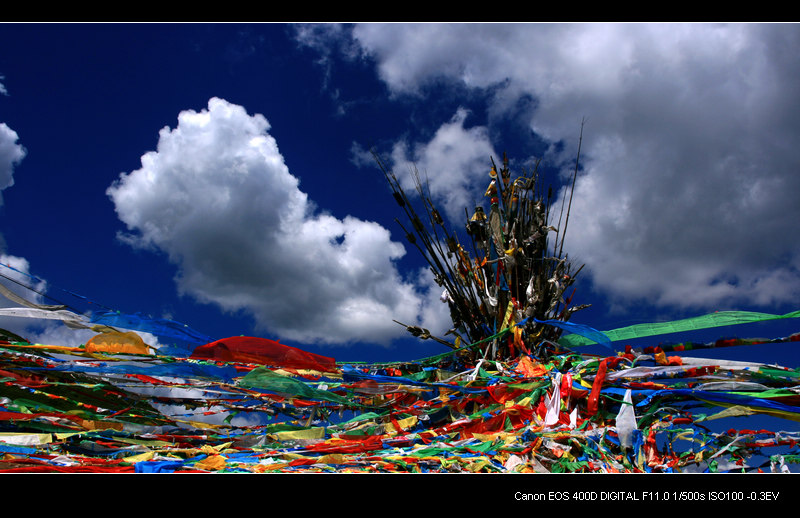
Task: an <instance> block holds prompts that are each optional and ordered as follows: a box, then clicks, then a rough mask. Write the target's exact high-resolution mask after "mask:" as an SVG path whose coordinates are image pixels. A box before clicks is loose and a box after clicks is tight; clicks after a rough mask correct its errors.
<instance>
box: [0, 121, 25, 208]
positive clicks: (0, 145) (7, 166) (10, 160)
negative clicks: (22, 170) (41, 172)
mask: <svg viewBox="0 0 800 518" xmlns="http://www.w3.org/2000/svg"><path fill="white" fill-rule="evenodd" d="M18 138H19V137H18V135H17V132H16V131H14V130H12V129H11V128H9V127H8V125H6V123H4V122H0V191H2V190H4V189H6V188H8V187H11V186H12V185H14V167H16V166H17V164H19V163H20V162H21V161H22V159H23V158H25V153H26V151H25V148H23V147H22V146H21V145H20V144H18V143H17V140H18ZM0 203H2V198H0Z"/></svg>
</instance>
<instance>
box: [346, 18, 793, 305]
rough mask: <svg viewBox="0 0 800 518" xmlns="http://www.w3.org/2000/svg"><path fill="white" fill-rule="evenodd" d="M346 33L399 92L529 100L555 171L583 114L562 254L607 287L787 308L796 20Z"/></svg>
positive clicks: (379, 28) (413, 27) (657, 297)
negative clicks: (464, 91) (446, 87)
mask: <svg viewBox="0 0 800 518" xmlns="http://www.w3.org/2000/svg"><path fill="white" fill-rule="evenodd" d="M337 37H342V34H341V31H339V32H338V33H337ZM352 38H353V41H354V42H357V43H358V44H360V45H361V47H362V52H363V55H368V56H369V57H370V58H371V59H373V60H374V61H375V63H376V67H377V71H378V73H379V75H380V77H381V78H382V80H383V81H384V82H385V83H386V84H387V86H388V87H389V88H390V89H391V91H392V92H394V93H395V94H398V95H407V96H410V98H413V97H414V96H422V95H425V94H426V93H428V92H429V90H427V89H426V88H425V86H426V85H429V84H431V83H432V82H435V81H443V80H446V81H455V82H458V83H460V84H462V85H465V86H467V87H471V88H480V89H489V88H491V90H487V91H491V92H493V95H494V96H493V98H492V104H491V106H489V110H490V113H497V114H501V113H505V112H506V111H508V110H510V109H512V108H513V107H514V106H515V102H516V100H517V99H518V98H520V96H529V97H531V98H533V99H534V102H535V110H534V111H533V115H532V117H531V118H530V120H529V121H528V124H529V125H530V127H531V128H532V129H533V130H534V131H535V132H536V134H538V135H539V136H540V137H542V138H544V139H546V140H547V141H549V142H552V143H556V142H563V143H564V144H565V145H564V146H563V148H562V154H561V156H552V157H549V158H550V160H551V163H555V164H568V163H569V161H570V160H571V161H572V164H574V158H575V156H574V154H575V149H576V147H577V136H578V132H579V127H580V121H581V119H582V118H583V117H586V118H587V120H588V122H587V126H586V131H585V134H584V141H583V150H582V160H581V162H582V165H583V167H584V174H582V175H581V176H580V177H579V178H578V182H577V185H576V193H575V201H574V203H573V213H572V215H571V219H570V227H569V234H568V235H567V238H566V245H565V250H566V251H568V252H570V254H571V256H572V257H573V258H574V259H575V260H578V261H581V262H586V263H587V269H589V270H590V272H591V274H592V278H593V281H594V284H595V286H597V287H598V288H600V289H601V290H602V291H604V292H605V293H607V294H609V295H611V296H616V297H620V298H621V299H622V300H623V301H628V302H632V301H634V300H637V299H638V298H640V297H647V298H649V299H650V300H653V301H655V302H657V303H660V304H664V305H672V306H679V307H680V306H682V307H692V308H695V307H706V308H718V307H719V306H720V305H722V306H727V307H736V306H737V305H741V304H750V303H753V304H763V305H770V304H780V303H786V302H794V301H795V300H796V294H797V293H798V288H800V273H799V272H798V266H799V265H800V245H798V242H797V239H796V234H797V230H796V222H797V221H798V220H800V204H798V203H797V199H796V197H797V193H798V192H800V175H798V174H797V171H798V167H800V154H799V153H800V151H798V150H800V126H799V125H800V122H798V121H800V119H799V118H798V116H797V115H798V113H800V98H799V97H798V96H797V85H798V84H800V57H798V55H797V53H796V52H795V51H796V49H797V48H798V47H799V46H800V26H797V25H794V24H764V25H762V24H730V25H728V24H686V25H676V24H544V25H538V24H517V25H506V24H454V25H439V24H387V25H384V24H366V25H357V26H356V27H355V28H354V29H353V31H352ZM353 55H354V54H353V53H352V52H351V53H349V56H353ZM524 115H526V116H529V113H527V112H526V113H525V114H524ZM490 120H492V118H491V117H490ZM491 130H492V128H489V131H490V132H491ZM569 169H570V167H569V166H567V165H565V166H564V172H565V173H568V170H569ZM442 179H443V181H446V180H448V177H446V176H443V177H442ZM450 179H452V178H450ZM442 188H443V189H444V188H445V187H444V186H442ZM455 189H456V192H460V191H461V190H462V186H460V185H456V186H455Z"/></svg>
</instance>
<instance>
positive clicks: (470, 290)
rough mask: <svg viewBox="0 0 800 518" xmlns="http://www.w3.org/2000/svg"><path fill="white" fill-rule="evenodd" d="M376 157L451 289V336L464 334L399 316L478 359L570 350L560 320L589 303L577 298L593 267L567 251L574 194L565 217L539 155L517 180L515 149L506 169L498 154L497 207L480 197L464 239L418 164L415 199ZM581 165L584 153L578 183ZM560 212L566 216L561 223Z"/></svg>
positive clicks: (410, 227) (416, 237)
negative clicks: (582, 278)
mask: <svg viewBox="0 0 800 518" xmlns="http://www.w3.org/2000/svg"><path fill="white" fill-rule="evenodd" d="M373 156H374V158H375V160H376V161H377V163H378V166H379V167H380V169H381V171H382V172H383V174H384V176H385V178H386V180H387V182H388V183H389V185H390V187H391V189H392V194H393V196H394V199H395V200H396V201H397V204H398V205H399V206H400V208H401V209H402V211H403V213H404V214H405V216H406V218H407V220H408V221H407V223H406V224H405V225H404V224H403V223H402V222H401V221H400V219H397V218H395V221H396V222H397V223H398V224H399V225H400V227H401V228H402V229H403V231H404V232H405V234H406V238H407V240H408V241H409V242H410V243H411V244H412V245H413V246H414V247H416V248H417V249H418V250H419V252H420V253H421V254H422V256H423V257H424V258H425V260H426V261H427V264H428V266H429V267H430V270H431V272H432V273H433V275H434V279H435V281H436V283H437V284H438V285H439V286H440V287H441V288H442V289H443V292H442V301H443V302H446V303H447V304H448V305H449V307H450V314H451V318H452V322H453V326H452V328H451V329H450V330H449V331H447V333H445V337H446V336H447V335H453V336H454V339H453V340H452V341H449V340H447V339H445V338H444V337H435V336H432V335H431V333H430V332H429V331H428V330H427V329H423V328H420V327H419V326H414V325H407V324H403V323H401V322H398V324H401V325H404V326H405V327H406V328H407V329H408V330H409V332H411V333H412V334H414V335H415V336H417V337H420V338H423V339H434V340H435V341H437V342H440V343H442V344H445V345H447V346H449V347H451V348H453V349H458V350H459V351H460V354H463V355H466V356H470V357H472V358H473V359H478V358H486V359H494V360H508V359H512V358H514V357H517V356H519V355H521V354H535V355H537V356H542V355H544V356H547V355H551V354H558V353H559V352H562V351H563V348H560V347H559V346H558V344H557V341H558V339H559V337H560V336H561V333H562V330H561V329H560V328H559V327H557V326H554V325H552V324H551V323H552V322H553V321H563V322H566V321H567V320H569V318H570V316H571V315H572V314H573V313H574V312H576V311H578V310H580V309H583V308H585V307H588V305H576V306H572V305H571V304H572V299H573V297H574V294H575V290H574V288H572V285H573V283H574V282H575V278H576V276H577V274H578V273H579V272H580V270H581V269H582V268H583V266H581V267H579V268H577V269H574V268H573V266H572V264H571V263H570V261H569V259H568V256H567V255H565V254H564V237H565V235H566V229H567V224H568V222H569V212H570V209H571V205H572V194H571V192H572V191H571V190H570V194H569V200H568V201H567V197H566V192H565V195H564V196H563V197H562V199H561V208H560V210H559V213H558V214H557V215H556V214H555V213H554V212H551V208H552V206H553V205H554V203H553V202H554V200H553V189H552V187H548V188H547V190H546V192H545V191H544V189H543V187H542V185H541V183H542V182H541V181H540V180H541V178H540V174H539V162H537V163H536V164H535V166H534V168H533V170H532V171H531V172H530V173H529V174H526V173H525V172H524V171H523V172H522V174H520V175H519V176H518V177H517V178H515V179H512V175H511V171H510V169H509V162H508V157H507V156H506V154H505V153H504V154H503V160H502V165H501V166H500V167H499V168H498V167H497V165H496V163H495V161H494V159H493V158H491V157H490V159H489V162H490V164H491V167H490V171H489V186H488V188H487V190H486V193H485V195H486V197H487V198H488V199H489V208H488V211H487V210H485V209H484V207H483V206H482V205H480V204H478V205H477V206H476V207H475V208H474V211H473V213H472V215H470V214H469V211H468V209H467V208H465V209H464V210H465V217H466V220H467V222H466V225H465V226H464V229H463V232H461V237H459V232H456V231H455V230H453V229H451V228H448V224H447V223H446V222H445V220H444V218H443V217H442V215H441V213H440V212H439V211H438V210H437V208H436V206H435V205H434V203H433V201H432V198H431V195H430V192H429V189H428V188H427V182H423V180H422V178H421V176H420V173H419V171H418V170H417V169H416V168H414V169H413V170H412V171H411V175H412V177H413V180H414V185H415V189H416V193H417V197H415V198H414V199H413V201H414V203H412V198H410V197H409V196H408V195H407V194H406V192H405V191H404V189H403V187H402V186H401V184H400V182H399V181H398V179H397V177H396V176H395V174H394V173H393V172H392V171H390V170H389V169H388V168H387V167H386V165H385V164H384V162H383V161H382V160H381V159H380V157H379V156H378V155H377V154H375V153H373ZM578 157H580V145H579V148H578ZM577 171H578V165H577V161H576V167H575V172H574V173H573V178H572V187H574V181H575V177H576V175H577ZM420 206H421V209H420V208H419V207H420ZM556 217H557V222H555V221H553V220H555V219H556ZM553 223H555V225H554V224H553ZM562 225H563V227H562ZM551 234H553V235H554V239H553V240H552V243H551V240H550V235H551ZM547 321H549V322H550V323H546V322H547ZM396 322H397V321H396Z"/></svg>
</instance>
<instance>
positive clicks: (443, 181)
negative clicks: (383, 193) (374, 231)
mask: <svg viewBox="0 0 800 518" xmlns="http://www.w3.org/2000/svg"><path fill="white" fill-rule="evenodd" d="M467 116H468V112H467V111H466V110H464V109H459V110H458V111H457V112H456V114H455V115H454V116H453V118H452V119H451V120H450V121H449V122H447V123H445V124H443V125H442V126H441V127H440V128H439V129H438V130H437V131H436V134H435V135H434V136H433V138H432V139H431V140H430V141H429V142H426V143H415V144H413V145H411V144H409V143H408V142H405V141H399V142H397V143H395V145H394V148H393V149H392V156H391V158H392V171H393V172H394V174H395V175H396V176H397V177H398V180H399V181H400V184H401V186H402V187H403V189H404V190H405V191H406V192H407V193H408V194H413V193H414V192H415V184H414V179H413V175H412V174H411V171H412V170H414V168H416V170H417V171H418V172H419V174H420V179H421V180H422V181H423V182H425V184H426V188H428V189H429V191H430V194H431V195H432V197H433V199H434V202H435V203H436V204H437V207H439V208H440V210H442V211H444V212H445V213H446V215H447V217H448V218H449V219H450V221H452V222H462V221H463V220H464V209H465V208H466V209H467V210H468V211H469V213H470V214H471V213H472V211H473V209H474V208H475V205H476V203H478V204H481V205H483V201H484V199H483V198H484V194H485V191H486V188H487V187H488V185H489V182H490V178H489V169H490V167H491V161H490V158H494V157H496V156H497V155H496V154H495V152H494V150H493V149H492V144H491V142H490V141H489V134H488V131H487V129H486V128H485V127H481V126H476V127H471V128H465V127H464V122H465V120H466V118H467Z"/></svg>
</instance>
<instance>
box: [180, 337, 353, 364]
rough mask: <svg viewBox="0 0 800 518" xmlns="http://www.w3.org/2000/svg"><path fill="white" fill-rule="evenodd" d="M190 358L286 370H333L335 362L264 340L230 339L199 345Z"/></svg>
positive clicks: (250, 338)
mask: <svg viewBox="0 0 800 518" xmlns="http://www.w3.org/2000/svg"><path fill="white" fill-rule="evenodd" d="M191 358H195V359H200V360H220V361H225V362H242V363H258V364H264V365H271V366H274V367H286V368H290V369H310V370H315V371H322V372H335V371H337V370H338V369H337V367H336V360H335V359H333V358H328V357H327V356H321V355H319V354H314V353H309V352H306V351H303V350H301V349H297V348H296V347H290V346H288V345H283V344H281V343H278V342H276V341H274V340H269V339H267V338H257V337H253V336H232V337H230V338H223V339H222V340H217V341H216V342H211V343H208V344H205V345H201V346H200V347H198V348H197V349H195V350H194V352H193V353H192V356H191Z"/></svg>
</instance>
